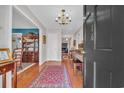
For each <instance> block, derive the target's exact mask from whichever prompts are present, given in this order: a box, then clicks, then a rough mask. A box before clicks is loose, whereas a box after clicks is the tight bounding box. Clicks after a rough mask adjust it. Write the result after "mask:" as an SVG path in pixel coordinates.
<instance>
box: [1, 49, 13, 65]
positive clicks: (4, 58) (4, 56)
mask: <svg viewBox="0 0 124 93" xmlns="http://www.w3.org/2000/svg"><path fill="white" fill-rule="evenodd" d="M8 61H12V57H11V55H10V50H9V48H0V64H1V63H5V62H8Z"/></svg>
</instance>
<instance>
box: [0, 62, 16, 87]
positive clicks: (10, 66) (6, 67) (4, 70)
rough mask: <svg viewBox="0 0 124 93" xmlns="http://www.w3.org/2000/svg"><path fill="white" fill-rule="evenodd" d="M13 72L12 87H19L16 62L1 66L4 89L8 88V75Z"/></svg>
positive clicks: (0, 71)
mask: <svg viewBox="0 0 124 93" xmlns="http://www.w3.org/2000/svg"><path fill="white" fill-rule="evenodd" d="M9 71H12V73H13V79H12V87H13V88H16V87H17V71H16V62H13V61H9V62H6V63H1V64H0V75H2V87H3V88H6V73H7V72H9Z"/></svg>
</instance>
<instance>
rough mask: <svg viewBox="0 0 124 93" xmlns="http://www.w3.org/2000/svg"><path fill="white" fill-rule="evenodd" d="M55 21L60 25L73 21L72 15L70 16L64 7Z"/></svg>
mask: <svg viewBox="0 0 124 93" xmlns="http://www.w3.org/2000/svg"><path fill="white" fill-rule="evenodd" d="M55 21H56V22H58V23H59V24H60V25H66V24H68V23H70V22H71V17H69V14H67V13H65V9H62V10H61V13H60V14H58V17H57V18H56V20H55Z"/></svg>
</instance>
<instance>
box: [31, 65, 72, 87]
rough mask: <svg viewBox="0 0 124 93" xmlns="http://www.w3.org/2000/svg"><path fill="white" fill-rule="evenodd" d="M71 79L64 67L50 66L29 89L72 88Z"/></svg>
mask: <svg viewBox="0 0 124 93" xmlns="http://www.w3.org/2000/svg"><path fill="white" fill-rule="evenodd" d="M71 87H72V85H71V82H70V78H69V76H68V72H67V70H66V68H65V66H64V65H48V66H46V67H45V69H44V70H43V71H41V72H40V74H39V76H38V77H37V78H36V79H35V80H34V81H33V82H32V83H31V84H30V85H29V88H71Z"/></svg>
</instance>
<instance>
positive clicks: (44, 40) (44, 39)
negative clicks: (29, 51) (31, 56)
mask: <svg viewBox="0 0 124 93" xmlns="http://www.w3.org/2000/svg"><path fill="white" fill-rule="evenodd" d="M43 44H46V35H43Z"/></svg>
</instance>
